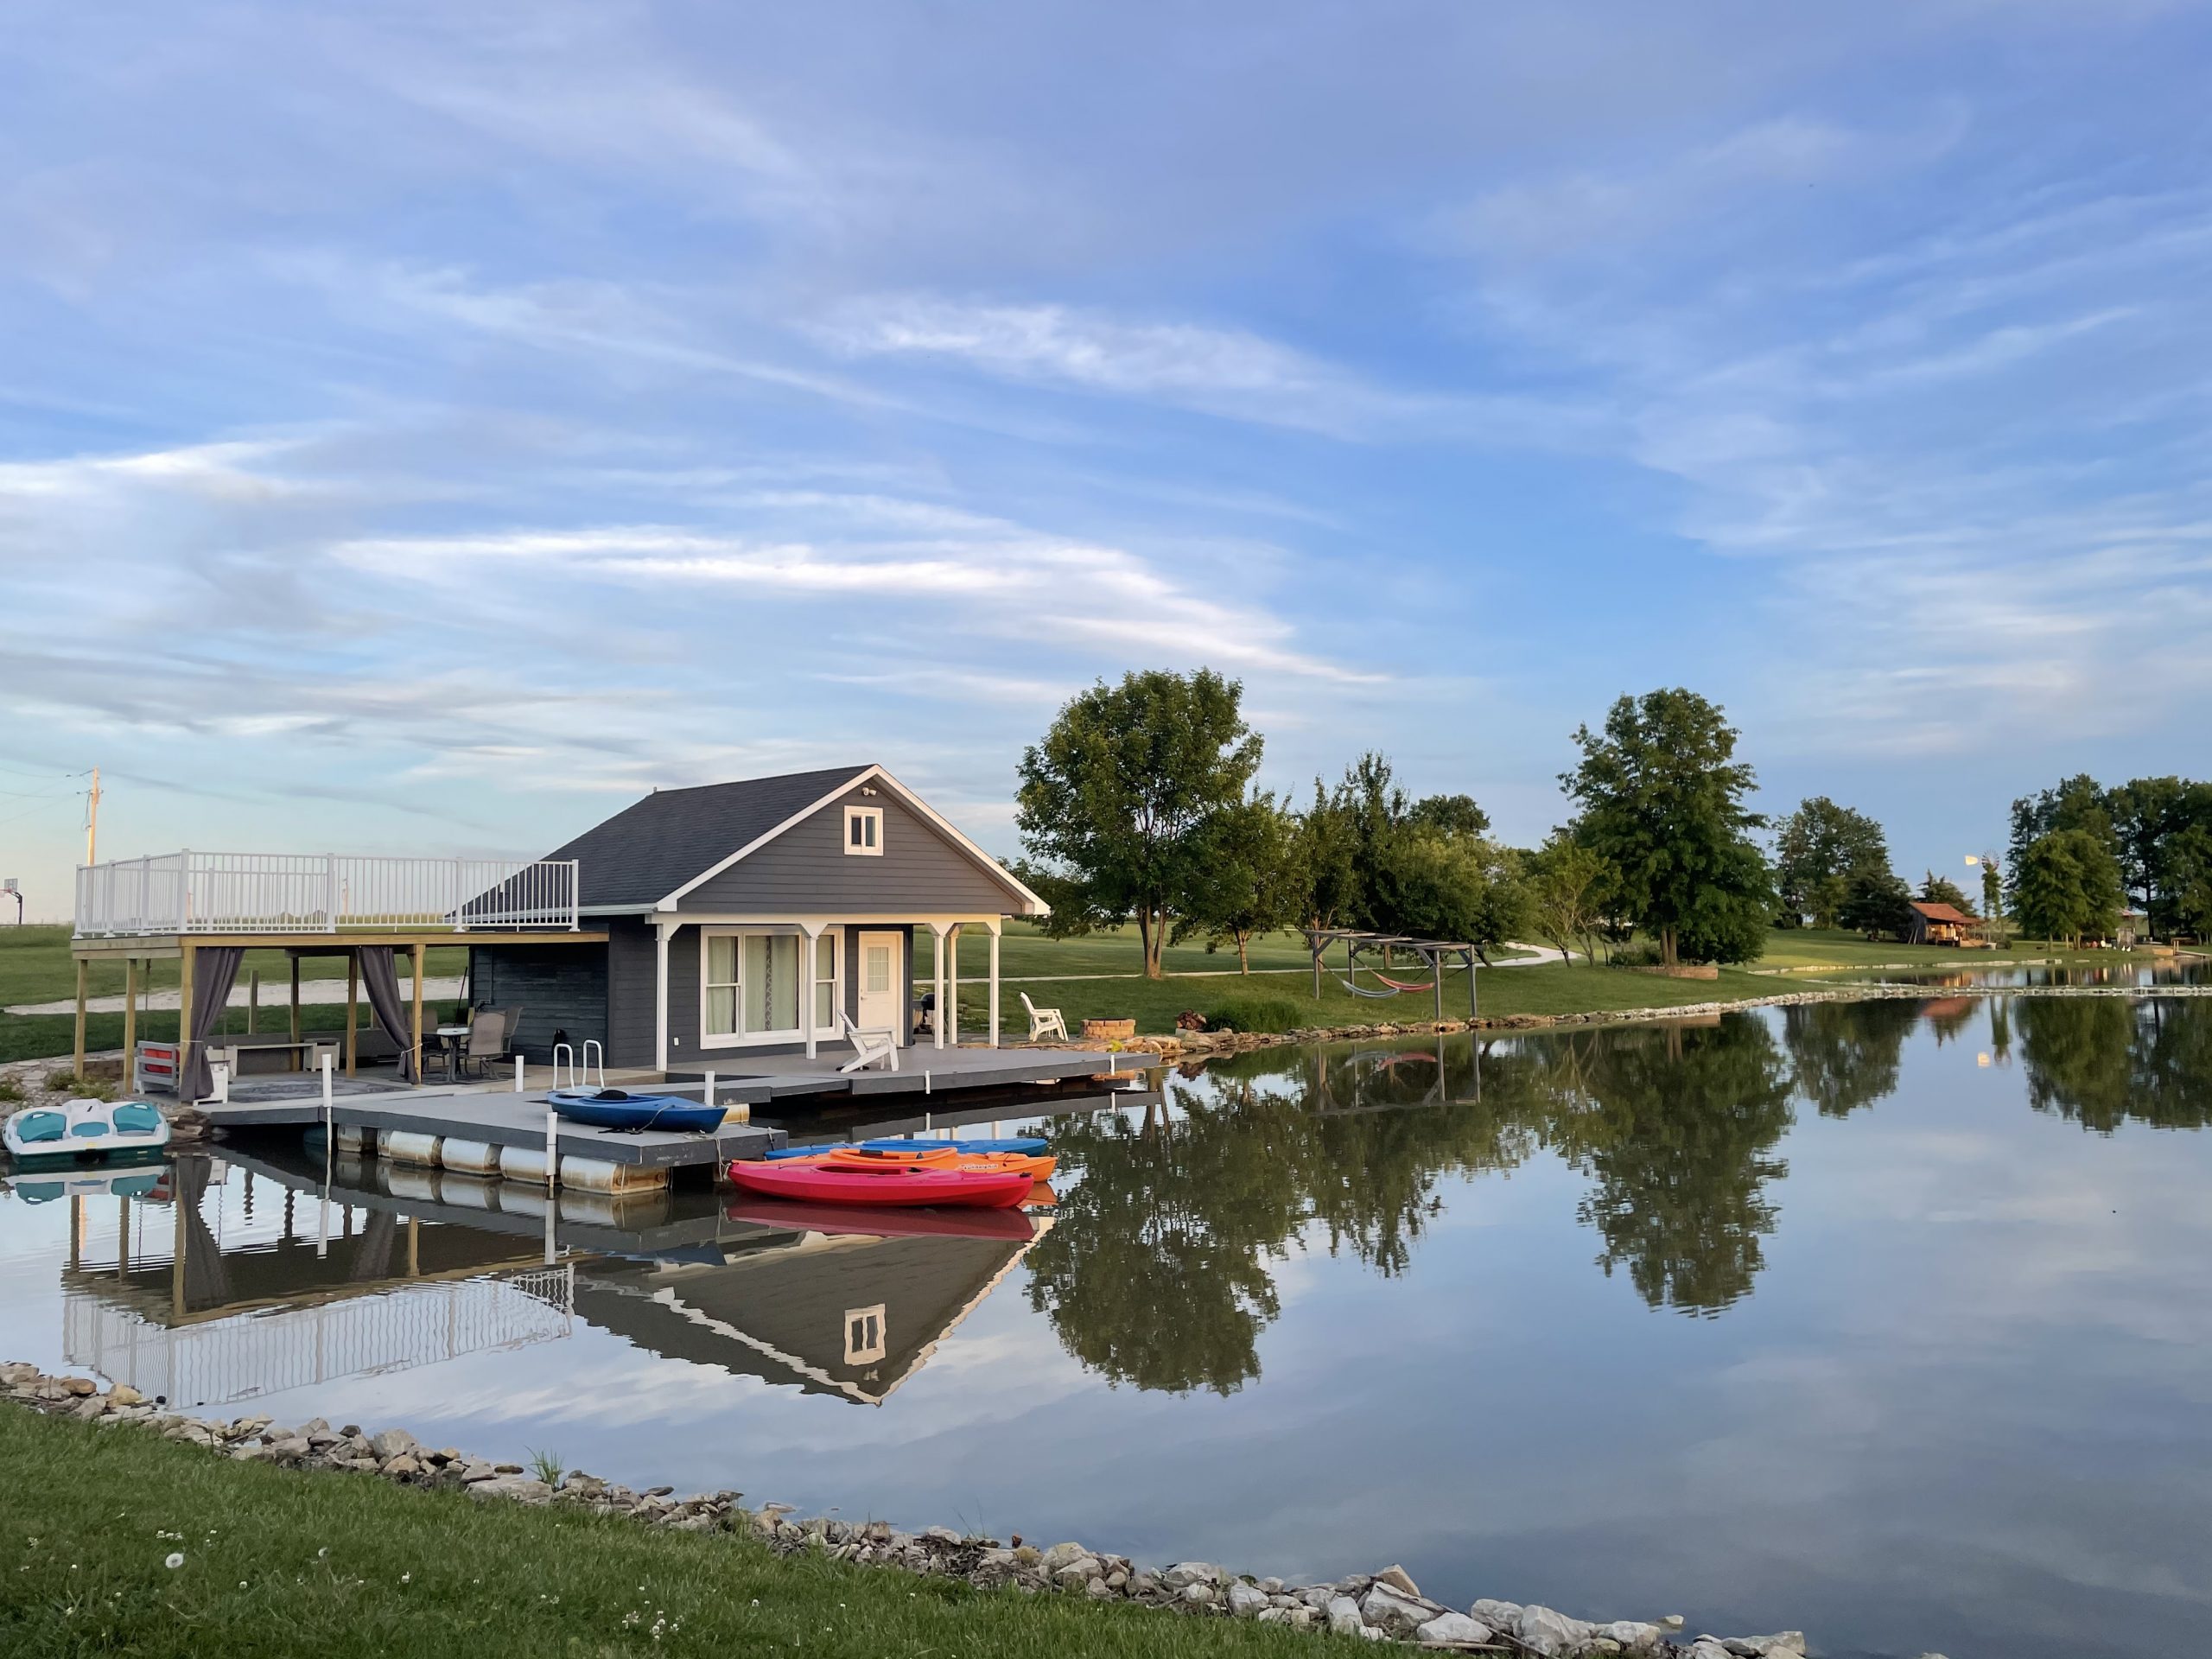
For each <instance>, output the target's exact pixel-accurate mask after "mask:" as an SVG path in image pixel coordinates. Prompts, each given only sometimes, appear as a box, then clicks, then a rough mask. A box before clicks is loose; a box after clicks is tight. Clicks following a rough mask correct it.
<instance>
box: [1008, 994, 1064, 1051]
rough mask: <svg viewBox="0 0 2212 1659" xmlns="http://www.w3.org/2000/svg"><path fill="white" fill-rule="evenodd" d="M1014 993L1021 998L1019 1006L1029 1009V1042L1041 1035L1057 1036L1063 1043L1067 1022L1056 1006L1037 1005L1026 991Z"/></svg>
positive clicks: (1041, 1036)
mask: <svg viewBox="0 0 2212 1659" xmlns="http://www.w3.org/2000/svg"><path fill="white" fill-rule="evenodd" d="M1016 995H1019V996H1020V998H1021V1006H1022V1007H1025V1008H1027V1009H1028V1010H1029V1040H1030V1041H1031V1042H1036V1041H1037V1040H1038V1039H1039V1038H1043V1037H1057V1038H1058V1039H1060V1040H1061V1041H1062V1042H1064V1043H1065V1041H1067V1039H1068V1022H1067V1021H1066V1020H1065V1019H1064V1018H1062V1017H1061V1014H1060V1011H1059V1010H1058V1008H1040V1007H1038V1006H1037V1005H1036V1004H1035V1003H1034V1002H1032V1001H1030V1000H1029V993H1028V992H1027V991H1020V992H1017V993H1016Z"/></svg>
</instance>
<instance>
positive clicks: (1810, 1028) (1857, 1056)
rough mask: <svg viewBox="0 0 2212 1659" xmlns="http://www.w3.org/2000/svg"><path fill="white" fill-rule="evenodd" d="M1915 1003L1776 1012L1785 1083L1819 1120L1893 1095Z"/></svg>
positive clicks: (1806, 1005)
mask: <svg viewBox="0 0 2212 1659" xmlns="http://www.w3.org/2000/svg"><path fill="white" fill-rule="evenodd" d="M1920 1008H1921V1005H1920V1004H1919V1003H1917V1002H1908V1001H1904V999H1903V998H1888V997H1882V998H1877V999H1875V1000H1874V1001H1871V1002H1800V1003H1797V1004H1795V1005H1793V1006H1792V1007H1786V1008H1784V1009H1783V1011H1782V1040H1783V1046H1785V1047H1787V1048H1788V1049H1789V1068H1790V1084H1791V1086H1792V1087H1794V1088H1795V1089H1796V1091H1797V1093H1798V1094H1799V1095H1800V1096H1802V1098H1804V1099H1806V1100H1809V1101H1811V1102H1812V1103H1813V1104H1814V1106H1815V1108H1816V1109H1818V1110H1819V1112H1820V1114H1821V1116H1822V1117H1848V1116H1851V1114H1852V1113H1853V1112H1855V1111H1857V1110H1858V1109H1859V1108H1860V1107H1862V1106H1871V1105H1872V1104H1873V1103H1875V1102H1876V1101H1878V1100H1882V1099H1885V1098H1886V1097H1888V1096H1891V1095H1893V1094H1895V1093H1896V1092H1897V1076H1898V1072H1899V1070H1900V1067H1901V1064H1902V1060H1903V1057H1904V1039H1906V1038H1907V1037H1908V1036H1910V1034H1911V1032H1912V1028H1913V1027H1914V1026H1915V1025H1916V1023H1918V1021H1919V1019H1920Z"/></svg>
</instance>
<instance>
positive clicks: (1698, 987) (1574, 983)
mask: <svg viewBox="0 0 2212 1659" xmlns="http://www.w3.org/2000/svg"><path fill="white" fill-rule="evenodd" d="M1416 973H1417V970H1416ZM1783 988H1785V987H1783V986H1782V985H1779V984H1777V982H1775V981H1774V980H1773V979H1771V978H1768V977H1763V976H1760V975H1758V974H1753V973H1747V972H1745V971H1744V970H1743V969H1734V968H1724V969H1721V970H1720V977H1719V979H1717V980H1710V979H1667V978H1662V977H1661V976H1658V975H1656V974H1636V973H1630V972H1629V971H1628V970H1627V969H1621V968H1592V967H1588V966H1586V965H1585V964H1583V963H1541V964H1540V965H1537V966H1534V967H1529V968H1500V969H1478V979H1477V989H1478V993H1479V994H1480V996H1481V1001H1482V1012H1483V1013H1484V1015H1486V1016H1502V1015H1505V1014H1587V1013H1593V1012H1598V1011H1600V1010H1610V1009H1620V1008H1668V1007H1682V1006H1683V1005H1685V1004H1688V1003H1694V1002H1715V1001H1726V1000H1729V999H1732V998H1736V997H1748V996H1771V995H1774V994H1775V993H1776V992H1777V991H1778V990H1781V989H1783ZM1016 990H1021V991H1027V993H1028V994H1029V997H1030V1000H1031V1001H1033V1002H1035V1003H1036V1004H1037V1006H1038V1007H1040V1008H1058V1009H1059V1010H1060V1011H1061V1012H1062V1013H1064V1014H1066V1015H1067V1020H1068V1029H1069V1030H1070V1031H1071V1032H1079V1031H1080V1030H1081V1026H1080V1023H1079V1022H1080V1021H1082V1020H1087V1019H1099V1020H1126V1019H1129V1018H1132V1017H1133V1018H1135V1020H1136V1022H1137V1030H1138V1031H1139V1032H1141V1033H1155V1034H1156V1033H1166V1032H1172V1031H1173V1030H1174V1028H1175V1016H1176V1015H1177V1014H1180V1013H1182V1012H1183V1011H1184V1010H1185V1009H1196V1010H1197V1011H1198V1012H1199V1013H1201V1014H1204V1013H1206V1012H1208V1011H1210V1010H1211V1008H1213V1007H1215V1006H1216V1005H1217V1004H1219V1003H1222V1002H1224V1001H1231V1000H1235V1001H1249V1000H1251V999H1255V998H1265V999H1268V1000H1269V1001H1287V1002H1289V1003H1291V1004H1294V1005H1295V1007H1296V1010H1297V1012H1296V1015H1295V1017H1294V1018H1293V1019H1291V1020H1287V1021H1284V1022H1273V1023H1271V1024H1270V1025H1269V1026H1268V1027H1267V1028H1271V1029H1285V1028H1288V1027H1296V1026H1308V1025H1311V1026H1355V1025H1357V1026H1371V1025H1380V1024H1383V1023H1384V1022H1386V1021H1393V1020H1402V1021H1408V1022H1410V1021H1414V1020H1427V1019H1429V1018H1431V1017H1432V1016H1433V1013H1434V1009H1435V1001H1434V998H1433V996H1432V995H1430V994H1429V993H1428V992H1427V991H1419V992H1407V993H1405V994H1403V995H1398V996H1394V997H1390V998H1389V999H1387V1000H1386V999H1383V998H1370V997H1358V996H1353V995H1351V994H1350V993H1349V992H1347V991H1346V990H1345V989H1344V987H1343V985H1342V983H1341V982H1339V981H1338V979H1337V977H1336V976H1334V975H1332V974H1328V973H1324V974H1323V976H1322V977H1321V995H1320V997H1319V999H1318V1000H1317V999H1316V998H1315V997H1314V995H1313V977H1312V976H1311V975H1310V974H1306V975H1298V974H1268V975H1265V976H1257V975H1255V976H1253V977H1252V978H1250V979H1164V980H1146V979H1140V978H1130V979H1063V980H1048V981H1046V982H1042V983H1038V984H1029V985H1021V986H1012V987H1006V988H1002V989H1001V1003H1000V1018H1001V1021H1002V1023H1003V1028H1004V1030H1005V1032H1006V1033H1007V1035H1009V1036H1011V1037H1015V1038H1019V1037H1020V1036H1021V1034H1022V1033H1023V1032H1024V1031H1025V1030H1027V1023H1026V1020H1025V1016H1024V1015H1023V1014H1022V1009H1021V1003H1020V999H1019V998H1017V997H1016V996H1015V995H1014V992H1015V991H1016ZM960 1007H961V1020H962V1023H963V1029H964V1030H966V1031H969V1032H971V1033H972V1032H978V1031H981V1030H982V1026H983V1021H984V1017H985V1014H986V1011H987V1010H986V1002H985V995H984V993H983V992H982V990H981V989H980V988H973V987H970V986H969V985H968V984H967V983H965V982H963V984H962V985H961V988H960ZM1466 1016H1467V981H1466V976H1465V974H1464V973H1459V972H1455V973H1450V974H1447V975H1446V976H1445V979H1444V1017H1445V1018H1446V1019H1447V1020H1464V1019H1465V1018H1466ZM1248 1028H1249V1029H1255V1030H1256V1029H1261V1028H1262V1027H1260V1026H1258V1025H1254V1026H1251V1027H1248Z"/></svg>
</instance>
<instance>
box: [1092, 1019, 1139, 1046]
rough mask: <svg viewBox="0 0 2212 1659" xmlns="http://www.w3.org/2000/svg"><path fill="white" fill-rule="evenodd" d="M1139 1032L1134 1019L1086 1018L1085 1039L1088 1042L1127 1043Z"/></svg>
mask: <svg viewBox="0 0 2212 1659" xmlns="http://www.w3.org/2000/svg"><path fill="white" fill-rule="evenodd" d="M1136 1034H1137V1022H1136V1021H1135V1020H1084V1022H1083V1039H1084V1041H1085V1042H1087V1043H1126V1042H1128V1040H1129V1039H1130V1038H1132V1037H1134V1036H1135V1035H1136Z"/></svg>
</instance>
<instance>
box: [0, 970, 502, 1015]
mask: <svg viewBox="0 0 2212 1659" xmlns="http://www.w3.org/2000/svg"><path fill="white" fill-rule="evenodd" d="M466 983H467V982H466V981H465V980H463V979H462V978H461V976H460V975H458V974H453V975H433V976H431V977H430V978H429V979H426V980H424V981H423V1001H424V1002H425V1003H430V1002H446V1001H453V1000H454V998H457V997H458V996H460V995H461V987H462V986H463V985H464V984H466ZM414 984H415V982H414V981H413V980H411V979H408V978H406V977H404V976H403V977H402V978H401V980H400V982H399V1000H400V1001H403V1002H407V1001H412V1000H413V998H414V995H415V992H414ZM249 989H250V987H248V986H247V985H246V984H245V982H244V981H243V980H241V981H240V982H239V983H238V984H236V985H234V986H232V988H231V1001H230V1006H231V1007H234V1008H242V1007H245V1005H246V996H247V993H248V991H249ZM178 995H179V993H178V992H177V990H176V988H175V987H174V986H172V987H171V988H168V989H167V990H162V991H141V992H139V993H138V1008H139V1011H140V1012H141V1013H145V1012H147V1011H149V1010H162V1009H166V1010H168V1012H169V1013H171V1014H174V1013H175V1012H176V1009H177V996H178ZM345 1001H346V982H345V981H344V980H342V979H303V980H302V981H301V982H300V1006H301V1007H308V1006H310V1005H315V1006H321V1007H327V1006H329V1005H331V1004H333V1003H336V1004H339V1005H340V1006H342V1005H343V1004H344V1003H345ZM291 1006H292V991H291V986H290V984H289V982H279V983H277V984H275V985H271V984H270V983H269V982H267V981H266V980H264V981H263V982H262V986H261V1011H262V1013H264V1014H269V1013H271V1012H275V1013H277V1014H282V1013H283V1012H284V1011H285V1010H286V1009H288V1008H289V1007H291ZM361 1006H362V1007H368V1006H369V994H368V993H367V992H366V991H363V992H362V993H361ZM4 1012H6V1013H9V1014H74V1013H76V1012H77V1001H76V999H75V998H74V997H65V998H63V999H62V1000H61V1001H59V1002H16V1003H13V1004H11V1005H10V1007H8V1008H6V1009H5V1010H4ZM85 1012H86V1013H87V1014H121V1013H122V1012H123V998H122V997H121V996H120V995H117V996H88V997H86V999H85ZM423 1018H424V1019H425V1020H427V1019H429V1014H427V1013H426V1014H424V1015H423Z"/></svg>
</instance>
